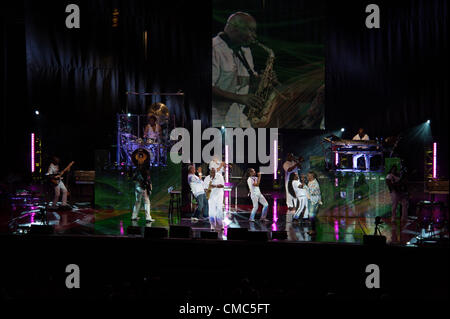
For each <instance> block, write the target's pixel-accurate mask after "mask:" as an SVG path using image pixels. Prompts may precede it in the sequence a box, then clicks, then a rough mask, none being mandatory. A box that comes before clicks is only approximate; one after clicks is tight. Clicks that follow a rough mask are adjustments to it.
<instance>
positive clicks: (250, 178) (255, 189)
mask: <svg viewBox="0 0 450 319" xmlns="http://www.w3.org/2000/svg"><path fill="white" fill-rule="evenodd" d="M245 178H246V179H247V185H248V189H249V190H250V198H251V199H252V204H253V209H252V212H251V214H250V219H249V221H250V222H254V221H255V215H256V212H257V211H258V206H259V204H261V205H263V209H262V212H261V218H260V221H261V222H266V221H268V220H267V219H266V216H267V208H268V207H269V203H267V200H266V199H265V198H264V196H263V194H261V190H260V189H259V184H260V183H261V172H258V174H256V172H255V170H254V169H253V168H249V169H247V172H246V173H245Z"/></svg>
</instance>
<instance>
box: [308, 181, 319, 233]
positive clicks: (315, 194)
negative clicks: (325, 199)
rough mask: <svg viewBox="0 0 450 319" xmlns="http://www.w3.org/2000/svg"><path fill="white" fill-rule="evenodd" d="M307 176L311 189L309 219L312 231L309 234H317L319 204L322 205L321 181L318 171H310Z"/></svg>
mask: <svg viewBox="0 0 450 319" xmlns="http://www.w3.org/2000/svg"><path fill="white" fill-rule="evenodd" d="M306 176H307V178H308V189H309V200H308V209H309V219H310V220H311V231H310V232H309V234H310V235H315V234H316V221H317V214H318V212H319V205H322V195H321V194H320V186H319V182H318V181H317V176H316V173H314V172H308V174H307V175H306Z"/></svg>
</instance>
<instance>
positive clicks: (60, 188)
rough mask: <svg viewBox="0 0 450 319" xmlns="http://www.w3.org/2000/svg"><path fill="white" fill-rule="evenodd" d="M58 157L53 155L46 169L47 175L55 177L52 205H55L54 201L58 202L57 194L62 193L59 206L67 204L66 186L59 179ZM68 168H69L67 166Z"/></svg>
mask: <svg viewBox="0 0 450 319" xmlns="http://www.w3.org/2000/svg"><path fill="white" fill-rule="evenodd" d="M59 162H60V160H59V157H56V156H53V157H52V158H51V159H50V165H49V167H48V170H47V174H46V175H47V176H49V177H53V178H56V179H54V180H55V182H54V185H53V190H54V192H55V195H54V197H53V202H52V207H56V203H58V200H59V196H61V193H62V201H61V206H63V207H64V206H68V205H67V188H66V186H65V185H64V183H63V181H62V180H61V179H60V177H61V176H60V171H59ZM69 169H70V168H69Z"/></svg>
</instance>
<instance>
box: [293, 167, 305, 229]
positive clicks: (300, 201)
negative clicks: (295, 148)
mask: <svg viewBox="0 0 450 319" xmlns="http://www.w3.org/2000/svg"><path fill="white" fill-rule="evenodd" d="M293 175H294V177H293V180H292V181H291V185H292V186H291V187H292V189H293V191H294V193H295V197H296V199H297V210H296V212H295V214H294V216H293V219H294V220H300V221H303V220H304V219H308V217H309V211H308V199H309V194H308V185H307V184H306V177H305V176H304V175H302V177H301V179H299V177H298V174H296V173H295V174H293Z"/></svg>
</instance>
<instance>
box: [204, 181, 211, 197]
mask: <svg viewBox="0 0 450 319" xmlns="http://www.w3.org/2000/svg"><path fill="white" fill-rule="evenodd" d="M212 182H213V180H211V181H210V182H209V185H208V188H207V189H206V191H205V194H206V199H209V197H210V196H211V191H212Z"/></svg>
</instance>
